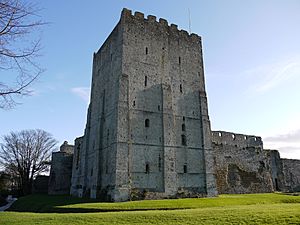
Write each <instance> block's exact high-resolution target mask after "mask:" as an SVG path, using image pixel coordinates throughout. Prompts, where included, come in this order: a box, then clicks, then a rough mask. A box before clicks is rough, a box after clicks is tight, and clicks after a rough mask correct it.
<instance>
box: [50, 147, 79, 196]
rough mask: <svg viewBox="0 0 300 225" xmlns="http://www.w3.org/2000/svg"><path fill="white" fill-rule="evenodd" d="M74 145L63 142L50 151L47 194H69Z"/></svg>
mask: <svg viewBox="0 0 300 225" xmlns="http://www.w3.org/2000/svg"><path fill="white" fill-rule="evenodd" d="M73 152H74V146H73V145H69V144H68V142H66V141H65V142H64V143H63V145H61V146H60V151H59V152H53V153H52V163H51V170H50V178H49V189H48V194H50V195H60V194H70V186H71V176H72V163H73Z"/></svg>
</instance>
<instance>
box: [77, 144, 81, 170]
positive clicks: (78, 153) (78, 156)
mask: <svg viewBox="0 0 300 225" xmlns="http://www.w3.org/2000/svg"><path fill="white" fill-rule="evenodd" d="M79 160H80V144H79V145H78V146H77V159H76V169H78V165H79Z"/></svg>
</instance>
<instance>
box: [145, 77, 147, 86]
mask: <svg viewBox="0 0 300 225" xmlns="http://www.w3.org/2000/svg"><path fill="white" fill-rule="evenodd" d="M145 87H147V76H145Z"/></svg>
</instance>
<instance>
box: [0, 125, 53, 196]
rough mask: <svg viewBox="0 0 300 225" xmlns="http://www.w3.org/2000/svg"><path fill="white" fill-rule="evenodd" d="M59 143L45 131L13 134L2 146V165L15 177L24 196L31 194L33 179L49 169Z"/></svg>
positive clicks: (0, 148)
mask: <svg viewBox="0 0 300 225" xmlns="http://www.w3.org/2000/svg"><path fill="white" fill-rule="evenodd" d="M56 145H57V141H56V140H55V139H54V138H53V137H52V135H51V134H49V133H47V132H46V131H43V130H38V129H37V130H24V131H21V132H11V133H10V134H9V135H6V136H4V137H3V143H2V144H1V145H0V165H1V166H3V167H4V168H5V169H6V171H10V172H9V173H10V175H11V176H12V175H14V176H15V180H17V181H18V182H19V183H18V186H19V187H20V188H21V189H22V192H23V194H29V193H30V192H31V187H32V182H33V179H34V178H35V177H36V176H37V175H39V174H40V173H42V172H45V171H47V170H48V169H49V163H48V162H49V161H50V158H51V153H52V151H53V150H55V149H56Z"/></svg>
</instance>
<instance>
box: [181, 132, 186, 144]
mask: <svg viewBox="0 0 300 225" xmlns="http://www.w3.org/2000/svg"><path fill="white" fill-rule="evenodd" d="M181 144H182V145H184V146H186V136H185V135H184V134H183V135H181Z"/></svg>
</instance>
